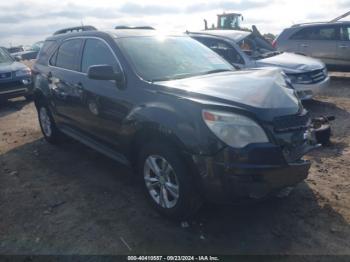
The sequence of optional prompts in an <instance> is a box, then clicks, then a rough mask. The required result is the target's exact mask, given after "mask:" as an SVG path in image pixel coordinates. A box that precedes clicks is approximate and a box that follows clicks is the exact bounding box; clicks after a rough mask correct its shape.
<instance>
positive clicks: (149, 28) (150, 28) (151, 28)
mask: <svg viewBox="0 0 350 262" xmlns="http://www.w3.org/2000/svg"><path fill="white" fill-rule="evenodd" d="M114 29H146V30H147V29H148V30H155V29H154V27H152V26H126V25H118V26H116V27H114Z"/></svg>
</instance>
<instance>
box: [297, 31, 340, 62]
mask: <svg viewBox="0 0 350 262" xmlns="http://www.w3.org/2000/svg"><path fill="white" fill-rule="evenodd" d="M290 39H291V40H294V41H297V43H298V46H299V47H298V52H299V53H301V54H304V55H307V56H312V57H315V58H318V59H320V60H322V61H323V62H324V63H326V64H332V63H334V61H336V60H337V41H338V39H339V27H338V26H336V25H320V26H319V25H318V26H311V27H305V28H302V29H301V30H299V31H297V32H296V33H295V34H294V35H292V36H291V38H290Z"/></svg>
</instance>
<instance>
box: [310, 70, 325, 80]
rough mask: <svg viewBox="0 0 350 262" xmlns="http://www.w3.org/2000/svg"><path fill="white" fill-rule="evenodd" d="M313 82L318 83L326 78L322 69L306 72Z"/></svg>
mask: <svg viewBox="0 0 350 262" xmlns="http://www.w3.org/2000/svg"><path fill="white" fill-rule="evenodd" d="M308 74H309V76H310V78H311V79H312V82H313V83H319V82H321V81H323V80H325V79H326V77H327V74H326V72H325V70H324V69H320V70H315V71H312V72H310V73H308Z"/></svg>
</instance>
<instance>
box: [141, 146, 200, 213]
mask: <svg viewBox="0 0 350 262" xmlns="http://www.w3.org/2000/svg"><path fill="white" fill-rule="evenodd" d="M160 143H161V142H159V141H157V142H154V143H150V144H148V145H147V146H145V147H144V148H143V150H142V152H141V155H140V159H139V170H140V173H141V174H140V175H141V177H142V180H143V187H144V189H145V193H146V195H147V198H148V199H149V200H150V202H151V204H152V205H153V207H155V208H156V209H157V210H158V211H159V212H160V213H162V214H164V215H166V216H168V217H170V218H175V219H186V218H189V217H190V216H192V215H193V214H194V213H195V212H196V211H197V210H198V209H199V207H200V205H201V199H200V196H199V194H198V193H197V191H196V189H195V187H194V184H193V178H192V177H191V175H190V172H189V169H188V167H187V165H186V164H185V162H184V161H183V160H182V158H181V157H180V154H179V153H178V152H177V150H176V149H174V146H172V145H169V144H163V143H162V144H160Z"/></svg>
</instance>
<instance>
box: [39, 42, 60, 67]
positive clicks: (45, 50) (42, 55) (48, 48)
mask: <svg viewBox="0 0 350 262" xmlns="http://www.w3.org/2000/svg"><path fill="white" fill-rule="evenodd" d="M55 47H56V42H55V41H49V40H47V41H45V42H44V44H43V46H42V47H41V49H40V51H39V55H38V60H37V63H38V64H42V65H44V64H47V60H48V59H49V56H50V55H51V53H52V51H53V50H54V49H55Z"/></svg>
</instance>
